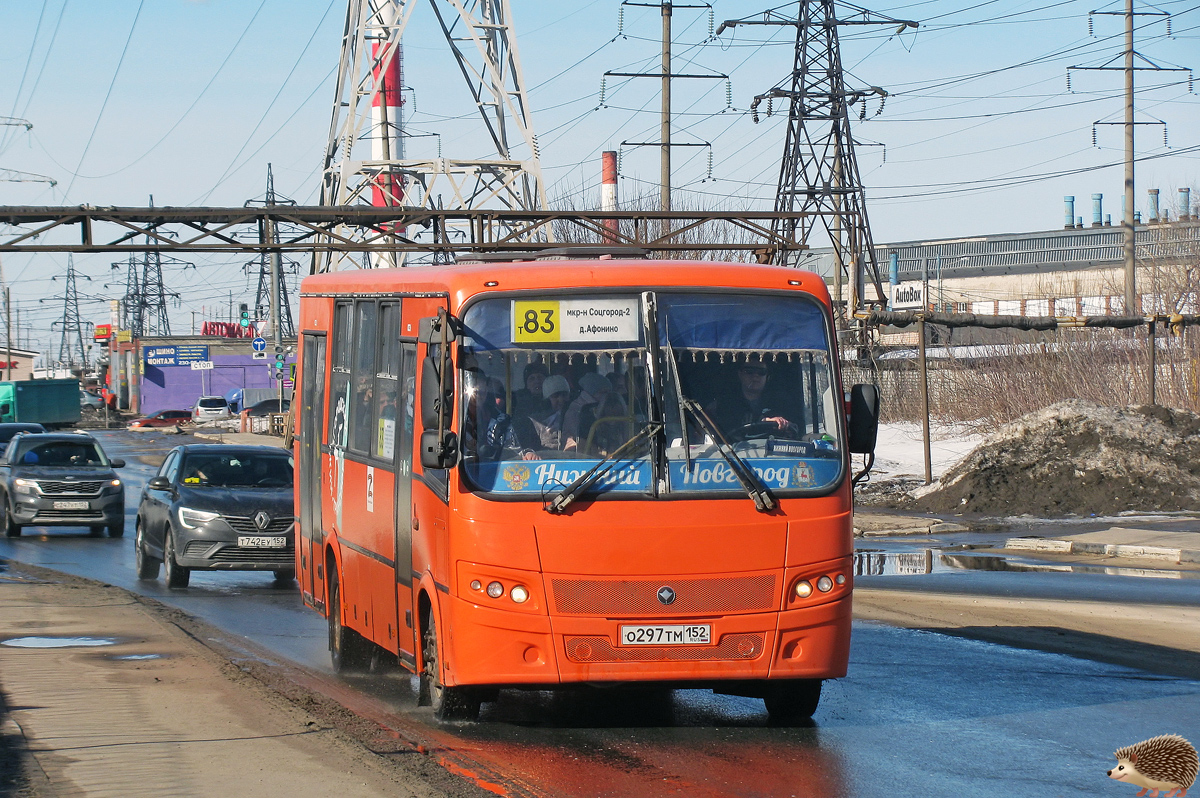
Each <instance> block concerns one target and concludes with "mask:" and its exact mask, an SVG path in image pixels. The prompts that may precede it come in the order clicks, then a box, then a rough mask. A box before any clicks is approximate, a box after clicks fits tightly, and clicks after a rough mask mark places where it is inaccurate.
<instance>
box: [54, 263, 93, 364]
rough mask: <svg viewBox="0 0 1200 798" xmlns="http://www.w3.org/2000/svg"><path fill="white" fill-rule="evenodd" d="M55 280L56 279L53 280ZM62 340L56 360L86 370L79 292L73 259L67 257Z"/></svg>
mask: <svg viewBox="0 0 1200 798" xmlns="http://www.w3.org/2000/svg"><path fill="white" fill-rule="evenodd" d="M53 279H57V278H53ZM61 324H62V340H61V342H60V343H59V345H58V360H59V362H60V363H65V364H66V365H67V367H68V368H72V369H73V368H75V366H76V365H79V366H80V367H82V368H85V369H86V368H87V349H85V348H84V345H83V322H82V320H80V318H79V290H78V289H77V288H76V287H75V259H74V258H72V257H71V256H70V255H67V285H66V288H64V289H63V317H62V322H61Z"/></svg>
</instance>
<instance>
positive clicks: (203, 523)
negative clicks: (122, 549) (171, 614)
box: [134, 444, 296, 587]
mask: <svg viewBox="0 0 1200 798" xmlns="http://www.w3.org/2000/svg"><path fill="white" fill-rule="evenodd" d="M293 512H294V509H293V505H292V455H291V452H289V451H288V450H286V449H280V448H278V447H275V446H230V445H224V444H189V445H185V446H176V447H175V448H174V449H172V450H171V452H170V453H169V454H168V455H167V458H166V460H164V461H163V464H162V467H161V468H159V470H158V475H157V476H155V477H153V478H151V480H150V481H149V482H148V483H146V489H145V490H144V491H143V492H142V500H141V503H140V504H139V505H138V512H137V540H136V541H135V542H134V551H135V557H136V563H137V575H138V578H139V579H156V578H157V577H158V568H159V565H160V564H161V565H164V566H165V570H166V580H167V587H187V585H188V581H189V580H190V579H191V572H192V570H193V569H203V570H214V571H273V572H274V574H275V579H276V580H278V581H281V582H285V581H291V580H292V579H295V577H296V536H295V520H296V519H295V516H294V515H293Z"/></svg>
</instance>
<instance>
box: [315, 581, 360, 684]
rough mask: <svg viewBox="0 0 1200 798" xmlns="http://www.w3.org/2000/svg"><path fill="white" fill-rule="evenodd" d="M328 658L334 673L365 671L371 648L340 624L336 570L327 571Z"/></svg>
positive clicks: (339, 594)
mask: <svg viewBox="0 0 1200 798" xmlns="http://www.w3.org/2000/svg"><path fill="white" fill-rule="evenodd" d="M325 608H326V610H327V611H328V612H329V658H330V660H332V662H333V670H334V672H335V673H347V672H349V671H361V670H366V669H367V667H368V666H369V665H370V664H371V646H370V644H369V643H368V642H367V641H366V639H365V638H364V637H363V636H362V635H360V634H359V633H358V632H356V631H354V630H353V629H347V628H346V626H345V625H344V624H343V623H342V596H341V591H340V590H339V589H338V578H337V569H335V568H332V567H331V568H330V569H329V601H328V603H327V604H326V605H325Z"/></svg>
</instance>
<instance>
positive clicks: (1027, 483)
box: [888, 400, 1200, 517]
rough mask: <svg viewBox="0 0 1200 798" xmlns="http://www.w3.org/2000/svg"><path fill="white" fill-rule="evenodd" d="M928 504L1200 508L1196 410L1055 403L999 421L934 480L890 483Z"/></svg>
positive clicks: (1061, 510) (1033, 510) (988, 509)
mask: <svg viewBox="0 0 1200 798" xmlns="http://www.w3.org/2000/svg"><path fill="white" fill-rule="evenodd" d="M888 498H890V499H891V500H892V501H893V502H895V503H897V504H899V505H903V506H907V507H910V508H912V509H918V510H925V511H931V512H946V511H955V512H971V513H984V514H988V515H1004V516H1013V515H1037V516H1042V517H1049V516H1068V515H1075V516H1090V515H1115V514H1117V513H1128V512H1134V511H1143V512H1163V511H1166V512H1171V511H1180V510H1195V509H1197V508H1198V507H1200V416H1198V415H1196V414H1194V413H1190V412H1187V411H1181V410H1170V409H1167V408H1163V407H1157V406H1140V407H1107V406H1103V405H1097V404H1094V403H1091V402H1085V401H1081V400H1069V401H1065V402H1059V403H1057V404H1054V405H1051V406H1049V407H1046V408H1043V409H1041V410H1038V411H1035V412H1033V413H1030V414H1029V415H1027V416H1024V417H1023V418H1020V419H1017V420H1016V421H1014V422H1012V423H1010V424H1007V425H1005V426H1004V427H1003V428H1001V429H1000V430H999V431H997V432H996V433H994V434H993V435H990V436H988V437H987V438H986V439H984V440H983V441H981V442H980V443H979V445H978V446H977V447H976V448H975V449H974V450H973V451H972V452H970V454H969V455H968V456H967V457H965V458H964V459H962V460H961V461H960V462H958V463H957V464H955V465H953V466H952V467H950V468H949V469H947V470H946V472H945V473H944V474H943V475H942V477H941V479H940V480H939V481H938V482H936V483H935V484H934V485H931V486H929V487H925V486H923V485H918V486H917V487H916V489H913V488H912V487H911V486H910V488H909V491H908V492H907V493H905V494H899V493H897V492H893V493H892V495H891V496H889V497H888Z"/></svg>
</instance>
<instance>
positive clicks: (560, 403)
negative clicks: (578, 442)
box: [532, 374, 575, 451]
mask: <svg viewBox="0 0 1200 798" xmlns="http://www.w3.org/2000/svg"><path fill="white" fill-rule="evenodd" d="M542 396H543V397H544V398H545V399H546V401H547V402H548V403H549V405H550V412H548V413H547V414H546V415H544V416H542V417H541V418H533V419H532V421H533V425H534V428H535V429H537V433H538V437H539V438H540V440H541V444H542V445H541V448H542V449H549V450H554V451H560V450H563V449H567V448H572V449H573V448H575V447H574V442H573V441H568V439H567V436H566V435H564V434H563V425H564V424H565V423H566V420H567V404H568V402H569V400H570V397H571V384H570V383H569V382H567V378H566V377H564V376H563V375H561V374H554V375H552V376H550V377H547V378H546V380H545V382H543V383H542Z"/></svg>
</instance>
